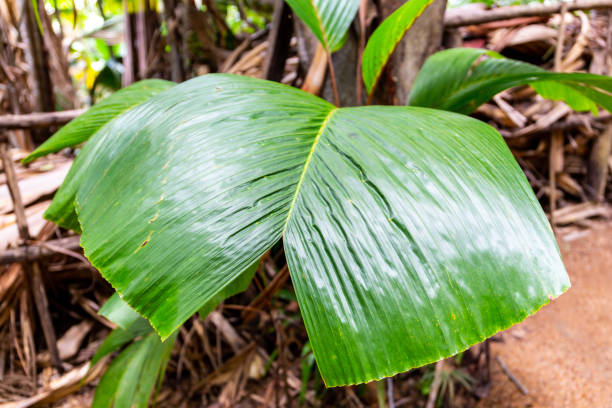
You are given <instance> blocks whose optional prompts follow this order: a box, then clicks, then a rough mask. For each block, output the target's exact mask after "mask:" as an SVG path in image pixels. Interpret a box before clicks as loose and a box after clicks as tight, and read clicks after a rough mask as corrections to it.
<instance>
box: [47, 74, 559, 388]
mask: <svg viewBox="0 0 612 408" xmlns="http://www.w3.org/2000/svg"><path fill="white" fill-rule="evenodd" d="M73 171H74V173H73ZM71 175H72V176H73V177H72V178H69V179H68V180H67V181H66V182H65V184H64V185H63V186H62V188H61V189H60V192H59V193H58V197H57V198H56V200H58V199H59V202H60V204H61V205H60V204H58V205H59V207H58V208H60V209H63V210H66V212H67V213H69V214H73V215H74V216H75V217H76V215H77V214H78V221H79V222H80V225H81V227H82V228H81V229H82V230H83V238H82V244H83V247H84V248H85V254H86V256H87V257H88V258H89V259H90V260H91V261H92V264H93V265H94V266H96V267H97V268H98V269H99V270H100V271H101V273H102V274H103V276H104V277H105V278H107V279H108V280H109V281H110V282H111V284H112V285H113V286H114V287H115V288H116V290H117V291H118V292H119V293H120V294H121V296H122V299H124V300H125V301H126V302H127V303H128V304H129V305H130V306H131V307H133V308H134V309H135V310H136V311H137V312H138V313H140V314H141V315H142V316H145V317H146V318H147V319H149V320H150V322H151V323H152V325H153V326H154V327H155V329H156V330H157V331H158V332H159V333H160V334H161V336H162V337H164V338H165V337H168V336H169V335H170V334H171V333H172V332H173V331H174V330H175V329H176V328H177V327H178V326H179V325H180V324H181V323H183V322H184V321H185V320H186V319H187V318H189V317H190V316H191V315H192V314H193V313H195V312H196V311H197V310H199V309H200V308H202V307H205V306H209V305H212V304H214V303H215V302H217V301H218V299H219V296H221V295H223V296H225V295H227V294H229V293H230V292H233V291H234V290H235V289H236V290H239V289H240V288H242V287H246V284H247V282H246V279H247V278H248V276H246V275H244V274H245V273H246V272H244V271H245V270H247V267H248V266H249V265H252V264H253V263H254V262H255V261H256V260H258V259H259V258H260V257H261V255H262V254H263V253H264V252H265V251H266V250H268V249H269V248H270V246H271V245H273V244H274V243H275V242H277V241H278V239H279V238H280V237H281V235H282V236H284V240H285V248H286V253H287V258H288V264H289V269H290V272H291V276H292V280H293V283H294V286H295V289H296V293H297V298H298V301H299V304H300V308H301V311H302V314H303V317H304V321H305V324H306V327H307V330H308V333H309V337H310V340H311V344H312V346H313V350H314V354H315V356H316V359H317V363H318V365H319V368H320V371H321V373H322V376H323V378H324V379H325V380H326V382H327V385H342V384H349V383H356V382H364V381H369V380H372V379H377V378H380V377H383V376H387V375H392V374H395V373H396V372H400V371H405V370H406V369H408V368H410V367H414V366H417V365H421V364H426V363H428V362H431V361H435V360H437V359H439V358H441V357H444V356H448V355H450V354H453V353H456V352H457V351H460V350H463V349H465V348H466V347H468V346H469V345H471V344H473V343H476V342H478V341H481V340H482V339H484V338H485V337H487V336H490V335H492V334H493V333H495V332H497V331H499V330H501V329H504V328H506V327H509V326H510V325H511V324H513V323H516V322H518V321H520V320H522V319H523V318H525V317H526V316H527V315H529V314H531V313H533V312H534V311H535V310H537V309H538V308H539V307H541V306H542V305H543V304H544V303H546V302H548V299H549V298H550V297H554V296H557V295H559V294H560V293H562V292H563V290H565V289H566V288H567V287H568V286H569V281H568V279H567V275H566V274H565V271H564V269H563V265H562V263H561V260H560V258H559V253H558V249H557V248H556V243H555V241H554V238H553V236H552V233H551V231H550V228H549V226H548V224H547V220H546V217H545V216H544V215H543V213H542V210H541V208H540V207H539V204H538V202H537V200H536V198H535V197H534V195H533V192H532V191H531V188H530V186H529V184H528V183H527V181H526V179H525V176H524V175H523V174H522V172H521V170H520V168H519V167H518V165H517V164H516V162H515V161H514V159H513V157H512V155H511V154H510V152H509V150H508V148H507V146H506V145H505V144H504V142H503V140H502V139H501V136H500V135H499V134H498V133H497V132H495V131H494V130H493V129H492V128H491V127H489V126H488V125H485V124H483V123H480V122H478V121H476V120H474V119H470V118H468V117H465V116H461V115H456V114H451V113H448V112H440V111H435V110H431V109H422V108H409V107H367V108H346V109H345V108H342V109H336V108H334V107H333V106H332V105H331V104H329V103H327V102H325V101H323V100H321V99H319V98H316V97H313V96H311V95H308V94H306V93H304V92H302V91H299V90H296V89H293V88H290V87H287V86H284V85H280V84H276V83H271V82H268V81H262V80H256V79H252V78H246V77H238V76H233V75H217V74H213V75H207V76H204V77H200V78H197V79H193V80H190V81H187V82H185V83H183V84H181V85H178V86H177V87H175V88H173V89H172V90H169V91H167V92H165V93H164V94H163V95H158V96H156V97H154V98H152V99H151V100H149V101H147V102H145V103H143V104H141V105H140V106H138V107H136V108H134V109H132V110H130V112H128V113H126V114H124V115H122V116H120V117H118V118H117V119H115V120H113V121H112V122H111V123H109V124H107V125H106V126H105V127H104V128H103V129H101V130H100V131H99V132H97V134H96V135H95V136H94V137H93V138H92V139H91V140H90V141H89V142H88V143H87V144H86V146H85V148H84V149H83V151H82V152H81V154H80V155H79V156H78V158H77V161H75V164H74V166H73V169H72V170H71ZM54 203H55V200H54ZM71 206H72V207H71ZM52 208H53V205H52ZM52 208H50V210H51V209H52ZM51 213H52V214H56V215H58V214H59V215H61V214H60V213H54V212H53V211H51ZM242 278H244V280H243V279H242ZM234 284H236V287H235V288H234V287H232V286H234ZM120 340H121V341H123V340H122V339H120ZM114 344H117V343H114Z"/></svg>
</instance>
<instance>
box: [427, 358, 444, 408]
mask: <svg viewBox="0 0 612 408" xmlns="http://www.w3.org/2000/svg"><path fill="white" fill-rule="evenodd" d="M443 367H444V360H440V361H438V362H437V363H436V368H435V369H434V378H433V382H432V383H431V388H430V389H429V398H427V405H425V408H434V407H435V406H436V400H437V399H438V392H439V391H440V384H441V382H442V368H443Z"/></svg>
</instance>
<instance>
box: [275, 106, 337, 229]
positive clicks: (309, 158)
mask: <svg viewBox="0 0 612 408" xmlns="http://www.w3.org/2000/svg"><path fill="white" fill-rule="evenodd" d="M338 109H339V108H336V107H333V108H332V109H331V110H330V111H329V112H328V113H327V116H326V117H325V119H324V120H323V122H322V123H321V127H320V128H319V131H318V133H317V135H316V136H315V138H314V141H313V142H312V147H311V148H310V152H309V153H308V156H307V157H306V161H305V162H304V169H303V170H302V174H301V175H300V178H299V180H298V182H297V187H296V189H295V194H294V195H293V199H292V200H291V204H290V205H289V212H288V213H287V220H286V221H285V226H284V227H283V233H282V236H283V237H284V236H285V231H287V226H288V225H289V220H290V219H291V215H292V214H293V209H294V208H295V202H296V201H297V198H298V196H299V194H300V188H301V187H302V184H303V183H304V178H305V177H306V171H307V170H308V165H310V162H311V160H312V156H313V155H314V152H315V148H316V147H317V144H319V139H320V138H321V135H323V132H324V131H325V128H326V127H327V124H328V123H329V121H330V119H331V117H332V116H333V115H334V113H335V112H336V111H337V110H338Z"/></svg>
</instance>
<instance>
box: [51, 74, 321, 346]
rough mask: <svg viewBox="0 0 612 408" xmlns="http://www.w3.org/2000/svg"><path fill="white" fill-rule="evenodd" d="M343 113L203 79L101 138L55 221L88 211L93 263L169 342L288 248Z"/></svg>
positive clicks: (242, 81) (259, 84) (309, 100)
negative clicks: (316, 158) (285, 239)
mask: <svg viewBox="0 0 612 408" xmlns="http://www.w3.org/2000/svg"><path fill="white" fill-rule="evenodd" d="M185 84H186V85H185ZM332 108H333V106H332V105H331V104H329V103H327V102H325V101H323V100H321V99H319V98H316V97H314V96H311V95H308V94H306V93H304V92H302V91H300V90H296V89H295V88H290V87H287V86H284V85H280V84H275V83H272V82H267V81H258V80H254V79H252V78H246V77H239V76H233V75H208V76H204V77H200V78H196V79H194V80H191V81H189V82H186V83H184V84H181V85H178V86H176V87H174V88H173V89H171V90H169V91H168V92H165V93H164V94H163V95H158V97H154V98H152V99H150V100H149V101H147V102H145V103H143V104H141V105H139V106H138V107H136V108H134V109H132V110H131V111H130V112H128V113H127V114H125V115H122V116H121V117H119V118H117V119H116V120H114V121H113V122H111V123H109V124H108V125H107V126H106V127H105V128H104V129H102V131H100V132H98V133H97V134H96V135H95V137H94V138H92V140H90V141H89V142H88V143H87V145H86V146H85V147H84V149H83V151H82V152H81V154H79V157H78V158H77V162H75V167H73V169H71V173H72V175H73V176H74V177H73V178H69V179H67V181H66V182H65V183H64V185H63V186H62V188H61V189H60V191H59V193H58V198H56V200H58V199H59V201H58V203H57V205H55V200H54V204H52V205H51V207H50V208H49V211H48V213H47V214H46V216H48V217H49V218H52V219H54V218H56V216H57V217H61V216H62V215H63V214H65V213H66V212H70V206H71V205H73V206H74V205H75V204H76V213H78V218H79V222H80V224H81V227H82V228H81V229H82V239H81V245H82V246H83V248H84V250H85V255H86V256H87V257H88V258H89V260H90V261H91V262H92V264H93V265H94V266H95V267H96V268H98V269H99V270H100V271H101V273H102V274H103V276H104V277H105V278H106V279H107V280H109V281H110V282H111V284H112V285H113V286H114V288H115V289H116V290H117V292H119V293H120V294H121V297H122V299H123V300H124V301H126V302H127V303H128V304H129V305H130V306H131V307H133V308H134V309H135V310H136V311H137V312H138V313H140V314H141V315H143V316H145V317H146V318H147V319H149V321H150V322H151V324H152V325H153V326H154V327H155V329H156V330H157V331H158V332H159V333H160V335H161V336H162V338H166V337H167V336H169V335H170V334H171V333H172V332H173V331H174V330H175V329H176V328H177V327H178V326H179V325H180V324H182V323H183V322H184V321H185V320H186V319H187V318H189V317H190V316H191V315H193V314H194V313H195V312H196V311H198V310H199V309H200V308H201V307H203V306H204V305H205V304H206V303H207V302H208V301H210V300H211V299H215V298H216V295H217V294H218V293H219V291H222V290H223V289H224V288H225V287H226V286H227V285H228V282H231V281H233V280H235V279H236V278H237V277H238V276H239V275H240V274H241V273H242V272H243V271H244V270H245V269H247V267H249V266H250V265H252V264H253V263H254V262H255V261H256V260H258V259H259V258H260V257H261V256H262V255H263V253H264V252H265V251H267V250H268V249H269V248H270V247H271V246H272V245H273V244H274V243H275V242H277V241H278V239H279V238H280V236H281V233H282V229H283V227H284V225H285V223H286V218H287V213H288V211H289V207H290V204H291V201H292V199H293V196H294V192H295V185H296V184H297V182H298V180H299V177H300V174H301V172H302V169H303V164H304V161H305V160H306V157H307V156H308V154H309V152H310V149H311V146H312V140H313V139H314V137H315V136H316V134H317V133H318V131H319V128H320V126H321V123H322V121H323V120H324V118H325V117H326V116H327V113H328V112H329V110H331V109H332ZM97 175H103V182H100V178H99V176H97ZM58 207H59V208H60V210H61V211H59V210H58V211H56V210H57V208H58ZM62 211H64V213H62ZM228 221H229V222H228Z"/></svg>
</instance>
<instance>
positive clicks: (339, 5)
mask: <svg viewBox="0 0 612 408" xmlns="http://www.w3.org/2000/svg"><path fill="white" fill-rule="evenodd" d="M286 1H287V3H288V4H289V5H290V6H291V8H292V9H293V11H294V12H295V14H297V15H298V17H299V18H300V19H302V21H303V22H304V23H305V24H306V25H307V26H308V27H309V28H310V29H311V30H312V32H313V33H314V35H315V36H316V37H317V39H318V40H319V42H320V43H321V44H322V45H323V47H324V48H325V49H326V50H327V51H328V52H334V51H337V50H338V49H339V48H340V47H342V44H343V43H344V41H343V39H344V36H345V35H346V32H347V30H348V28H349V26H350V25H351V22H352V21H353V19H354V18H355V14H357V10H358V9H359V1H360V0H286Z"/></svg>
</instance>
